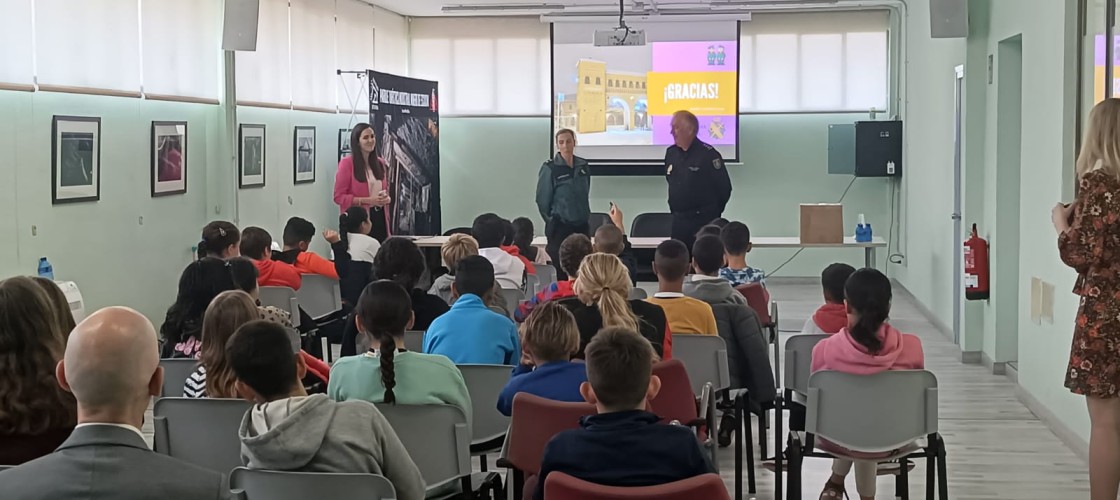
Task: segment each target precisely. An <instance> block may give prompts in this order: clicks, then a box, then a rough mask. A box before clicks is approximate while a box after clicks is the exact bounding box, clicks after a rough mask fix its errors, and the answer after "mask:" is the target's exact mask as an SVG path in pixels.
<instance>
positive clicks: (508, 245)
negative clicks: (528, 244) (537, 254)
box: [499, 219, 537, 274]
mask: <svg viewBox="0 0 1120 500" xmlns="http://www.w3.org/2000/svg"><path fill="white" fill-rule="evenodd" d="M502 231H503V232H504V233H505V234H504V236H502V245H501V246H500V247H499V248H501V249H502V251H503V252H505V253H508V254H510V255H512V256H514V257H517V258H518V259H519V260H520V261H521V263H522V264H525V272H526V273H529V274H537V268H536V267H534V266H533V261H532V259H529V258H528V257H526V256H524V255H522V254H521V247H519V246H517V245H516V244H515V243H516V242H515V240H514V234H515V232H514V229H513V223H512V222H510V221H509V220H508V219H502Z"/></svg>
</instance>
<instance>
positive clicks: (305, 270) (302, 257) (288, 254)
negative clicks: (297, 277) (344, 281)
mask: <svg viewBox="0 0 1120 500" xmlns="http://www.w3.org/2000/svg"><path fill="white" fill-rule="evenodd" d="M314 237H315V225H314V224H312V223H311V221H309V220H307V219H304V218H302V217H292V218H291V219H288V223H287V224H285V225H284V251H282V252H273V253H272V260H275V261H280V262H284V263H286V264H291V265H292V266H294V267H295V268H296V271H299V272H300V274H319V275H322V276H326V277H328V278H331V279H338V270H337V269H335V265H334V263H333V262H331V261H329V260H327V259H324V258H322V257H320V256H319V254H317V253H315V252H311V251H308V250H307V248H308V247H309V246H310V245H311V239H312V238H314ZM323 238H324V239H326V240H327V242H328V243H330V244H331V249H332V250H334V252H335V254H336V255H337V254H340V253H342V252H346V251H347V248H346V247H347V245H346V244H344V243H342V238H341V237H339V235H338V232H337V231H331V230H329V229H328V230H326V231H323Z"/></svg>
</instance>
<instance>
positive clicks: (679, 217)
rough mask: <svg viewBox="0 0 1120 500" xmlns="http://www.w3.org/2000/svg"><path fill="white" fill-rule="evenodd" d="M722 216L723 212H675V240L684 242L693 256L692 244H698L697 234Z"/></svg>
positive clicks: (673, 232)
mask: <svg viewBox="0 0 1120 500" xmlns="http://www.w3.org/2000/svg"><path fill="white" fill-rule="evenodd" d="M720 215H722V212H716V211H708V210H694V211H689V212H673V229H672V236H673V239H674V240H678V241H681V242H684V244H685V246H686V247H688V251H689V253H690V254H691V252H692V244H693V243H696V233H697V232H698V231H700V228H702V227H704V226H706V225H708V223H709V222H711V221H713V220H715V219H716V218H718V217H719V216H720Z"/></svg>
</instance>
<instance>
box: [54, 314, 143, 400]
mask: <svg viewBox="0 0 1120 500" xmlns="http://www.w3.org/2000/svg"><path fill="white" fill-rule="evenodd" d="M63 365H64V369H65V373H64V374H62V373H60V377H59V378H60V379H65V380H64V381H63V384H64V386H68V389H69V390H70V392H72V393H74V398H75V399H77V400H78V406H79V407H81V408H87V409H88V408H113V407H119V408H121V409H124V408H123V407H126V406H128V405H131V404H134V403H137V402H141V401H143V402H146V400H147V397H148V396H149V395H151V392H152V389H151V388H152V386H153V375H154V374H155V373H156V371H157V368H158V367H159V347H158V343H157V341H156V330H155V327H153V326H152V323H151V321H148V318H145V317H144V316H143V315H141V314H140V313H138V312H136V311H135V310H132V309H129V308H127V307H107V308H105V309H101V310H100V311H97V312H95V313H93V314H92V315H90V316H89V317H88V318H86V319H85V321H82V322H81V323H78V326H77V327H75V328H74V332H73V333H71V334H70V340H69V341H68V342H67V344H66V355H65V357H64V358H63ZM155 385H156V386H157V387H158V384H155ZM145 404H146V403H145Z"/></svg>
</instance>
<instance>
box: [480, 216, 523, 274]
mask: <svg viewBox="0 0 1120 500" xmlns="http://www.w3.org/2000/svg"><path fill="white" fill-rule="evenodd" d="M471 236H474V239H475V241H478V254H479V255H481V256H483V257H486V259H487V260H489V261H490V263H491V264H494V276H495V278H496V279H497V280H498V285H499V286H501V287H502V288H517V289H523V288H524V287H525V263H524V262H522V261H521V259H519V258H517V257H514V256H513V255H510V254H509V253H507V252H506V251H505V250H502V248H501V246H502V242H503V240H505V237H506V229H505V223H504V222H503V221H502V218H501V217H498V216H497V215H494V214H482V215H479V216H478V217H475V219H474V225H472V226H471Z"/></svg>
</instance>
